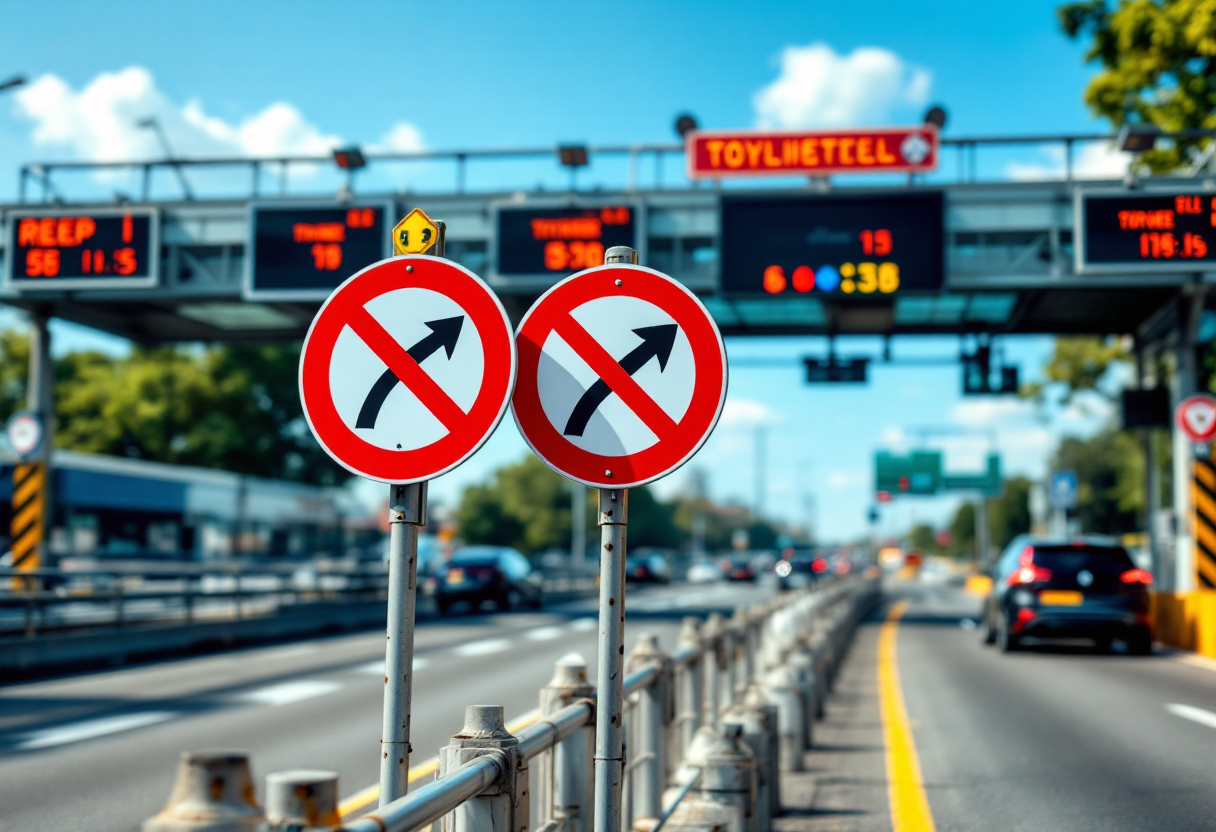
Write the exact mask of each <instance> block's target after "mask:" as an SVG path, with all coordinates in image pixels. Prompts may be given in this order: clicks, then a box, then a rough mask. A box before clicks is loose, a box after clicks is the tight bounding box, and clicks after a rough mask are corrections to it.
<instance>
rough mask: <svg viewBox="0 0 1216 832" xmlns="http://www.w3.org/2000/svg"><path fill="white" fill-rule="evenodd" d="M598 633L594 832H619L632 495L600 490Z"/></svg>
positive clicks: (623, 765)
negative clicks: (627, 535)
mask: <svg viewBox="0 0 1216 832" xmlns="http://www.w3.org/2000/svg"><path fill="white" fill-rule="evenodd" d="M599 496H600V505H599V525H600V541H601V547H600V635H599V661H598V675H597V678H596V680H595V686H596V701H597V704H596V709H595V832H621V789H622V787H623V785H624V782H625V727H624V725H623V718H624V711H625V707H624V705H625V689H624V681H625V672H624V671H625V524H626V521H627V519H628V507H629V492H628V491H626V490H625V489H620V490H614V489H609V488H601V489H600V490H599Z"/></svg>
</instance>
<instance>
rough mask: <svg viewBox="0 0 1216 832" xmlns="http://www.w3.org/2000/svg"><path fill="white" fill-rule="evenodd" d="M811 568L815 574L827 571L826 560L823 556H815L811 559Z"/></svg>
mask: <svg viewBox="0 0 1216 832" xmlns="http://www.w3.org/2000/svg"><path fill="white" fill-rule="evenodd" d="M811 569H814V570H815V572H816V574H819V575H822V574H823V573H824V572H827V571H828V562H827V561H826V560H824V559H823V558H815V560H813V561H811Z"/></svg>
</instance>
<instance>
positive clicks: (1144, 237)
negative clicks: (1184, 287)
mask: <svg viewBox="0 0 1216 832" xmlns="http://www.w3.org/2000/svg"><path fill="white" fill-rule="evenodd" d="M1074 216H1075V218H1076V230H1075V232H1074V238H1075V240H1076V241H1077V244H1076V245H1075V246H1074V249H1075V251H1076V258H1077V262H1076V268H1077V273H1078V274H1086V273H1092V272H1180V271H1205V270H1208V269H1211V267H1212V263H1214V262H1216V196H1213V195H1212V194H1211V192H1202V191H1196V190H1187V191H1177V192H1170V191H1165V192H1160V191H1148V192H1145V191H1137V192H1130V191H1126V190H1124V191H1112V190H1107V191H1079V192H1078V193H1077V203H1076V211H1075V213H1074Z"/></svg>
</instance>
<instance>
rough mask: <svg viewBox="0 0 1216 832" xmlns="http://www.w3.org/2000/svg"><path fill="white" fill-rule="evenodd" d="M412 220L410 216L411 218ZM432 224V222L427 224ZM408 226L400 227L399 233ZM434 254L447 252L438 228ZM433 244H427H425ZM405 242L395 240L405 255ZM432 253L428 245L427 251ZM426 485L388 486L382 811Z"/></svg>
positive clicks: (408, 695)
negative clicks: (386, 629) (386, 627)
mask: <svg viewBox="0 0 1216 832" xmlns="http://www.w3.org/2000/svg"><path fill="white" fill-rule="evenodd" d="M423 216H424V217H425V215H423ZM407 219H409V217H407ZM428 222H429V220H428ZM404 224H405V221H404V220H403V221H402V223H399V224H398V228H400V227H401V226H402V225H404ZM435 226H436V229H437V233H436V234H435V236H436V239H435V241H434V253H435V254H436V255H437V256H439V257H442V256H443V253H444V236H445V235H444V232H445V231H446V226H445V225H444V223H442V222H439V223H435ZM425 242H426V243H429V242H430V241H429V240H426V241H425ZM404 243H405V240H404V239H403V240H401V241H400V242H398V241H397V240H394V248H395V250H396V251H397V253H399V254H400V253H403V250H404V245H403V244H404ZM426 248H430V246H426V245H425V243H424V247H423V250H424V251H425V250H426ZM426 497H427V483H426V482H419V483H413V484H411V485H392V486H389V497H388V523H389V539H388V631H387V636H388V638H387V642H386V645H385V649H384V721H383V724H382V726H381V731H380V806H382V807H383V806H385V805H387V804H389V803H392V802H393V801H394V800H396V799H397V798H399V797H404V796H405V794H406V793H407V792H408V791H409V788H410V781H409V771H410V752H411V751H412V750H413V749H412V748H411V747H410V712H411V710H412V706H413V692H414V618H415V612H416V610H417V604H418V527H419V526H425V525H426V502H427V500H426Z"/></svg>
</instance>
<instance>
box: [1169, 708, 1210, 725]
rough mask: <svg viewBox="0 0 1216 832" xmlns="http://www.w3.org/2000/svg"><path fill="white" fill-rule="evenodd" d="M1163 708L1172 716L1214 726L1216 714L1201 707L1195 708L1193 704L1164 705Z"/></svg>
mask: <svg viewBox="0 0 1216 832" xmlns="http://www.w3.org/2000/svg"><path fill="white" fill-rule="evenodd" d="M1165 709H1166V710H1167V711H1169V712H1170V713H1172V714H1173V715H1174V716H1180V717H1182V718H1183V719H1189V720H1190V721H1191V722H1198V723H1199V724H1200V725H1206V726H1207V727H1209V728H1216V714H1214V713H1212V712H1211V711H1205V710H1204V709H1203V708H1196V707H1195V706H1194V705H1178V704H1170V705H1166V706H1165Z"/></svg>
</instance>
